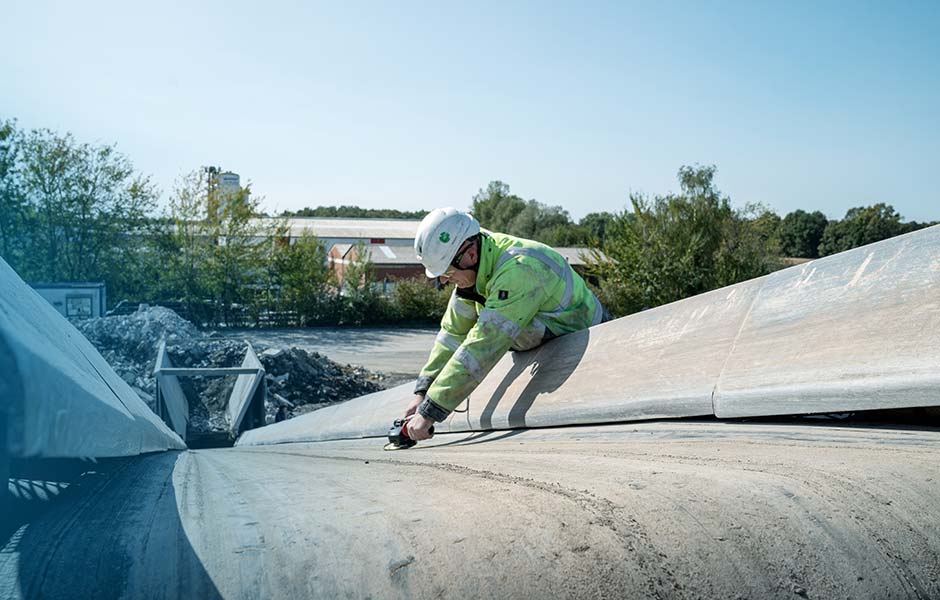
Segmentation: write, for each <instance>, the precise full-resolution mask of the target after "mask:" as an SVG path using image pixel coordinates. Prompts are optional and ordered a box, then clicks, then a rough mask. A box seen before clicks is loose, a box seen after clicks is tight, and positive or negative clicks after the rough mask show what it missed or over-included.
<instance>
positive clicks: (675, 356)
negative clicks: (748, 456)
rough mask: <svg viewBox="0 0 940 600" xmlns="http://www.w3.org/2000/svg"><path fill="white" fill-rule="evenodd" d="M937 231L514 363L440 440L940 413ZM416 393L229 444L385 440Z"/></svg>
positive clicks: (605, 329) (352, 404)
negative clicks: (816, 416) (657, 423)
mask: <svg viewBox="0 0 940 600" xmlns="http://www.w3.org/2000/svg"><path fill="white" fill-rule="evenodd" d="M938 331H940V226H936V227H930V228H928V229H923V230H920V231H917V232H914V233H910V234H908V235H904V236H900V237H897V238H893V239H890V240H885V241H883V242H879V243H877V244H871V245H869V246H864V247H862V248H856V249H854V250H850V251H848V252H843V253H841V254H837V255H835V256H830V257H826V258H823V259H819V260H815V261H812V262H809V263H805V264H803V265H798V266H795V267H791V268H789V269H784V270H782V271H778V272H776V273H773V274H771V275H768V276H765V277H761V278H758V279H753V280H750V281H746V282H743V283H739V284H736V285H733V286H729V287H726V288H722V289H719V290H714V291H712V292H708V293H705V294H701V295H699V296H695V297H693V298H687V299H685V300H681V301H679V302H673V303H672V304H668V305H665V306H661V307H658V308H655V309H651V310H648V311H644V312H641V313H637V314H633V315H629V316H627V317H623V318H620V319H617V320H615V321H611V322H609V323H604V324H602V325H599V326H597V327H592V328H590V329H588V330H585V331H580V332H577V333H573V334H569V335H566V336H563V337H560V338H557V339H554V340H552V341H550V342H548V343H547V344H544V345H543V346H541V347H539V348H537V349H535V350H532V351H529V352H517V353H513V352H510V353H508V354H507V355H506V356H505V357H503V358H502V360H500V362H499V363H497V365H496V366H495V367H494V368H493V370H492V371H490V373H489V374H488V375H487V376H486V378H485V379H484V380H483V382H482V383H481V384H480V385H479V387H478V388H477V389H476V390H474V391H473V392H472V393H471V394H470V398H469V399H468V400H467V401H466V402H464V404H462V405H461V407H459V408H458V409H459V410H463V409H466V412H463V413H457V412H455V413H453V414H451V416H450V417H449V418H448V419H447V420H446V421H445V422H443V423H440V424H438V425H437V426H436V427H437V429H438V430H439V431H487V430H492V429H513V428H522V427H552V426H561V425H573V424H590V423H604V422H623V421H631V420H644V419H651V418H661V417H694V416H704V415H717V416H719V417H744V416H760V415H784V414H809V413H817V412H838V411H847V410H872V409H891V408H903V407H922V406H938V405H940V372H938V369H937V365H940V336H938V335H937V332H938ZM412 389H413V388H412V387H411V386H410V385H403V386H401V387H400V388H395V389H393V390H389V391H387V392H383V393H381V394H370V395H368V396H363V397H361V398H355V399H353V400H350V401H349V402H346V403H344V404H341V405H338V406H332V407H329V408H325V409H322V410H319V411H316V412H313V413H310V414H308V415H303V416H301V417H298V418H296V419H292V420H291V421H288V422H285V423H280V424H277V425H274V426H268V427H264V428H261V429H259V430H256V431H253V432H249V433H247V434H246V435H245V436H243V437H242V439H240V440H239V444H242V445H257V444H276V443H280V442H286V441H289V442H297V441H303V440H309V441H315V440H326V439H345V438H350V437H364V436H382V435H385V432H386V431H387V429H388V427H389V424H390V423H391V422H392V420H394V419H395V418H397V417H400V416H401V414H403V412H404V408H405V407H406V406H407V405H408V402H409V401H410V400H411V398H412V395H411V391H412Z"/></svg>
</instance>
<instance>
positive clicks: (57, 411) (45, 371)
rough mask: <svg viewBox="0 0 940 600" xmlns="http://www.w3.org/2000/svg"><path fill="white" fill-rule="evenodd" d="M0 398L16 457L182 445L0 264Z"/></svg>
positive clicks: (69, 328) (99, 453)
mask: <svg viewBox="0 0 940 600" xmlns="http://www.w3.org/2000/svg"><path fill="white" fill-rule="evenodd" d="M0 289H2V290H3V292H2V293H0V338H2V339H3V340H5V342H4V343H0V352H3V353H5V354H7V356H5V357H0V366H2V367H3V368H2V369H0V378H2V379H3V384H2V385H0V388H2V389H9V390H12V393H10V394H5V395H3V396H2V397H0V402H3V403H4V406H3V407H0V408H2V409H4V410H5V411H6V412H7V413H8V417H9V423H8V430H9V435H8V437H7V444H6V446H7V448H6V450H8V451H9V452H10V453H11V454H12V455H13V456H15V457H72V458H81V457H105V456H128V455H135V454H140V453H143V452H154V451H158V450H166V449H168V448H177V449H180V448H185V447H186V446H185V445H184V444H183V441H182V440H181V439H180V438H179V436H177V435H176V434H175V433H174V432H172V431H171V430H170V429H169V428H168V427H167V426H166V425H165V424H164V423H163V421H161V420H160V419H159V418H158V417H157V416H156V415H155V414H154V413H153V411H151V410H150V408H148V407H147V405H146V404H144V402H143V400H141V399H140V397H139V396H138V395H137V394H136V393H135V392H134V390H132V389H131V388H130V386H129V385H127V383H126V382H125V381H124V380H123V379H121V378H120V377H119V376H118V375H117V373H115V372H114V370H113V369H112V368H111V367H110V366H109V365H108V363H107V362H105V360H104V358H102V356H101V354H99V353H98V351H97V350H95V348H94V346H92V345H91V343H89V342H88V340H87V339H85V337H84V336H83V335H82V334H81V333H79V331H78V330H77V329H75V327H73V326H72V324H71V323H69V322H68V321H67V320H66V318H65V317H63V316H62V315H60V314H59V313H58V312H57V311H56V310H55V308H54V307H53V306H52V305H51V304H49V303H48V302H46V301H45V300H44V299H43V298H42V297H41V296H40V295H39V294H37V293H36V292H35V291H34V290H32V289H31V288H30V287H29V286H27V285H26V284H25V283H24V282H23V280H22V279H20V277H19V276H18V275H17V274H16V273H15V272H14V271H13V269H11V268H10V266H9V265H7V263H6V262H5V261H3V259H0Z"/></svg>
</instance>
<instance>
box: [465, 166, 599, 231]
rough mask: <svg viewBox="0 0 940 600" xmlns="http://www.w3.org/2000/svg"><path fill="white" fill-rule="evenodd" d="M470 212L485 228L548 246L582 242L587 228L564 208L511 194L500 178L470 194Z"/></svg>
mask: <svg viewBox="0 0 940 600" xmlns="http://www.w3.org/2000/svg"><path fill="white" fill-rule="evenodd" d="M471 212H472V213H473V215H474V216H475V217H476V218H477V220H478V221H480V224H481V225H482V226H483V227H486V228H487V229H490V230H493V231H500V232H502V233H508V234H510V235H515V236H519V237H524V238H528V239H533V240H537V241H540V242H542V243H543V244H548V245H550V246H575V245H581V244H585V243H587V241H588V238H589V237H590V236H589V234H588V232H587V230H586V229H585V228H583V227H579V226H577V225H575V224H574V223H573V222H572V220H571V217H570V216H569V215H568V211H566V210H564V209H563V208H561V207H560V206H547V205H545V204H542V203H541V202H536V201H535V200H523V199H522V198H520V197H519V196H516V195H515V194H512V193H511V192H510V190H509V186H508V185H506V184H505V183H503V182H502V181H491V182H490V183H489V185H487V187H486V189H482V190H480V191H479V192H477V194H476V195H475V196H474V197H473V208H472V209H471Z"/></svg>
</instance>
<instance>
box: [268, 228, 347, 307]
mask: <svg viewBox="0 0 940 600" xmlns="http://www.w3.org/2000/svg"><path fill="white" fill-rule="evenodd" d="M271 276H272V280H271V283H272V287H273V288H275V289H279V290H280V295H279V299H280V303H279V304H278V305H277V308H278V309H280V310H286V311H291V312H293V313H294V314H295V315H296V323H297V324H298V325H312V324H314V323H320V322H323V321H327V320H328V319H329V315H330V313H331V308H332V307H331V302H330V300H331V298H329V295H328V292H327V290H328V286H329V284H330V283H331V278H330V271H329V269H328V268H327V266H326V247H325V246H324V245H323V242H321V241H320V240H319V239H317V237H316V236H314V235H312V234H310V233H309V232H305V233H304V234H303V236H302V237H301V238H300V239H299V240H297V241H296V242H294V243H293V244H279V245H276V247H275V250H274V254H273V260H272V261H271Z"/></svg>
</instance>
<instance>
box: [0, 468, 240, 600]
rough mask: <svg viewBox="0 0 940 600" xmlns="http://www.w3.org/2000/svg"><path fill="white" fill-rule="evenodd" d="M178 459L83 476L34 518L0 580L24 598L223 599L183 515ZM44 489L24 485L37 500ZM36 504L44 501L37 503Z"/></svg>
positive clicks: (7, 554)
mask: <svg viewBox="0 0 940 600" xmlns="http://www.w3.org/2000/svg"><path fill="white" fill-rule="evenodd" d="M179 455H180V453H179V452H163V453H159V454H152V455H147V456H140V457H135V458H130V459H121V460H118V461H115V462H113V463H111V464H109V465H108V466H107V467H106V468H104V469H101V470H97V471H90V472H87V473H84V474H83V475H82V476H81V477H80V478H79V479H78V480H77V481H76V482H74V483H73V484H72V485H70V486H68V489H65V490H64V491H62V492H61V493H60V494H57V498H58V499H57V500H56V501H55V502H52V503H51V505H50V506H49V508H48V510H46V511H45V512H43V513H41V514H38V515H35V514H34V515H32V516H31V518H30V520H28V521H27V522H25V523H23V524H22V525H20V526H19V527H18V528H17V530H16V531H15V532H14V534H13V535H12V536H11V537H10V538H9V539H8V540H7V543H6V548H5V549H4V551H3V552H2V553H0V580H6V581H7V582H8V583H9V581H10V578H11V577H15V581H16V587H15V591H16V592H17V593H15V594H14V595H13V597H22V598H118V597H128V598H156V597H160V598H210V599H215V598H221V595H220V593H219V591H218V589H217V588H216V586H215V584H214V583H213V582H212V580H211V578H210V577H209V575H208V573H207V572H206V570H205V568H204V567H203V565H202V563H201V561H200V559H199V557H198V556H197V555H196V552H195V551H194V549H193V547H192V546H191V545H190V543H189V540H188V538H187V536H186V532H185V530H184V528H183V523H182V521H181V519H180V515H179V511H178V509H177V497H176V493H175V491H174V487H173V470H174V468H175V465H176V461H177V458H178V457H179ZM40 489H42V490H46V491H48V490H49V489H50V488H49V487H48V485H46V484H42V485H37V484H35V483H30V484H24V485H23V487H22V488H20V491H21V492H22V493H23V494H24V498H23V499H24V501H25V495H26V494H29V495H30V497H34V496H33V495H34V494H38V493H39V490H40ZM35 498H38V495H37V496H35Z"/></svg>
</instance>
